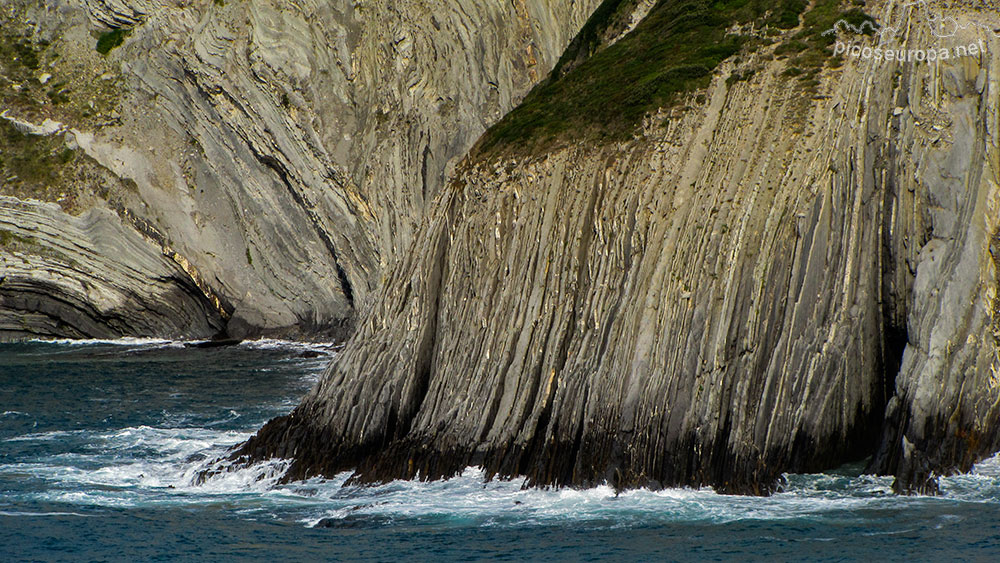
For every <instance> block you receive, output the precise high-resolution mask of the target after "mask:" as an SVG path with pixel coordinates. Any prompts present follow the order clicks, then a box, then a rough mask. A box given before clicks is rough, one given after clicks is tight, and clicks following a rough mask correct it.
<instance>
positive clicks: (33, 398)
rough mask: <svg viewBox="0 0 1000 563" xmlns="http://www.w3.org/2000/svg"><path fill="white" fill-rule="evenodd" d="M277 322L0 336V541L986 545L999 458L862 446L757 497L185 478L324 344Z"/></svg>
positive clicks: (918, 554)
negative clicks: (925, 491) (23, 338)
mask: <svg viewBox="0 0 1000 563" xmlns="http://www.w3.org/2000/svg"><path fill="white" fill-rule="evenodd" d="M336 353H337V350H336V348H335V347H333V346H332V345H324V344H299V343H293V342H280V341H268V340H264V341H257V342H245V343H241V344H238V345H234V346H227V347H217V348H197V347H191V346H190V345H189V343H183V342H171V341H159V340H121V341H110V342H108V341H59V342H23V343H11V344H0V561H4V562H8V561H192V560H193V561H231V560H233V561H242V560H262V561H271V562H278V561H354V560H362V561H428V560H430V561H437V562H441V561H480V560H505V561H523V560H531V561H534V560H544V561H596V560H614V561H747V560H749V561H856V560H866V561H871V560H875V561H952V560H961V561H1000V460H998V459H996V458H993V459H989V460H986V461H984V462H982V463H981V464H979V465H978V466H977V467H976V468H975V471H973V472H972V473H971V474H968V475H961V476H954V477H947V478H944V479H942V482H941V485H942V487H941V488H942V494H941V495H939V496H933V497H929V496H912V497H903V496H896V495H893V494H892V492H891V488H890V487H891V479H888V478H883V477H874V476H869V475H862V474H861V470H862V468H863V464H859V465H855V466H846V467H842V468H839V469H837V470H833V471H829V472H826V473H822V474H812V475H787V485H786V486H785V487H784V490H783V491H782V492H780V493H778V494H775V495H773V496H770V497H767V498H756V497H742V496H726V495H719V494H716V493H715V492H714V491H712V490H711V489H708V488H703V489H667V490H658V491H651V490H633V491H627V492H622V493H621V494H616V493H615V491H614V490H613V489H611V488H609V487H596V488H591V489H537V488H525V487H523V483H522V482H521V481H520V480H513V481H493V482H484V479H483V473H482V471H480V470H479V469H478V468H475V467H470V468H468V469H466V470H465V471H464V472H463V473H462V475H460V476H458V477H455V478H452V479H449V480H445V481H436V482H408V481H398V482H392V483H388V484H384V485H381V486H369V487H358V486H347V485H345V483H346V482H347V478H348V475H347V474H343V475H337V476H335V477H333V478H330V479H311V480H308V481H304V482H296V483H290V484H283V485H282V484H279V483H278V480H279V477H280V476H281V474H282V471H283V470H284V469H285V468H286V467H287V461H285V460H272V461H270V462H267V463H262V464H260V465H257V466H254V467H250V468H246V469H242V470H239V471H233V472H228V473H224V474H221V475H219V476H216V477H214V478H212V479H210V480H209V481H207V482H206V483H203V484H196V482H195V476H196V475H197V473H198V472H199V470H201V469H203V468H204V467H205V466H206V464H209V463H211V462H212V461H213V460H215V459H217V458H219V457H220V456H222V455H223V454H224V453H225V452H226V451H227V450H228V449H229V448H231V447H232V446H234V445H235V444H239V443H240V442H242V441H243V440H246V439H247V438H248V437H250V436H251V434H252V433H253V432H254V431H255V429H257V428H259V427H260V426H261V424H263V423H264V422H265V421H267V420H268V419H270V418H272V417H274V416H278V415H281V414H284V413H287V412H288V411H290V410H291V409H292V408H293V407H294V406H295V405H296V404H297V402H298V400H299V399H300V398H301V397H302V396H303V395H304V394H305V393H306V392H307V391H308V390H309V388H310V387H311V386H312V385H314V384H315V383H316V381H317V380H318V379H319V377H320V375H321V374H322V372H323V369H324V367H325V366H326V365H327V364H328V363H329V362H330V361H331V359H333V358H334V357H335V355H336Z"/></svg>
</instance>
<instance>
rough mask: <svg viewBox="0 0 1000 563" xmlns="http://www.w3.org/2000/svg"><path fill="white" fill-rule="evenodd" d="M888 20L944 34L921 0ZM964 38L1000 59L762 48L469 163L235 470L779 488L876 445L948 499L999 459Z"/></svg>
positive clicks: (999, 423)
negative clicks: (335, 348) (616, 113)
mask: <svg viewBox="0 0 1000 563" xmlns="http://www.w3.org/2000/svg"><path fill="white" fill-rule="evenodd" d="M873 4H874V5H873ZM866 9H867V10H869V12H870V13H872V14H873V15H875V16H876V18H877V19H878V20H879V21H880V22H893V23H894V24H896V25H899V26H900V27H901V28H902V29H903V30H904V33H903V34H902V42H903V43H902V47H903V48H907V49H909V48H918V47H919V46H922V45H928V44H935V42H936V41H937V38H936V37H934V36H932V34H931V29H932V28H931V27H930V26H928V25H925V24H926V23H927V22H925V21H923V19H921V18H922V15H921V14H920V13H918V12H916V11H915V10H916V8H914V7H913V6H909V7H907V6H904V5H903V4H902V3H898V2H876V3H869V7H868V8H866ZM654 12H655V10H654ZM960 14H961V15H963V16H964V17H972V18H980V19H981V20H982V21H990V20H989V18H990V17H992V16H991V14H993V12H990V11H987V10H984V11H980V12H976V11H968V10H967V11H964V12H960ZM640 25H641V24H640ZM637 29H638V28H637ZM623 41H624V40H623ZM955 41H956V42H961V43H963V44H969V43H974V42H978V41H982V42H983V44H984V45H985V46H986V47H987V48H986V51H985V53H984V54H982V55H980V56H976V57H967V58H962V59H957V60H953V61H946V62H943V63H941V64H933V65H932V64H908V63H900V62H881V63H880V64H873V63H870V62H864V61H860V60H854V59H850V58H848V59H846V60H844V61H843V64H842V65H836V64H830V65H827V66H826V67H825V70H823V71H822V72H820V73H819V74H818V75H817V77H816V78H817V80H818V82H817V83H816V84H814V85H813V88H812V89H811V88H810V86H808V85H804V84H803V82H802V81H800V80H797V79H794V78H791V75H793V74H794V73H790V72H788V71H789V66H790V64H789V62H788V61H787V60H783V58H782V57H777V58H776V57H774V56H773V55H774V49H775V47H774V46H771V47H761V48H759V49H756V50H753V51H751V52H744V53H741V54H740V56H739V57H731V58H729V59H727V60H726V61H725V62H724V63H722V64H721V65H719V66H718V68H716V69H715V72H714V74H712V77H711V83H710V85H709V86H708V87H707V88H706V89H704V90H701V91H699V92H697V95H696V94H695V93H692V94H690V95H688V96H687V97H686V98H685V99H684V100H683V102H682V104H680V105H683V106H686V107H674V108H673V109H664V110H662V111H661V112H659V113H657V114H655V115H653V116H651V117H649V118H647V120H646V122H645V126H644V127H643V128H641V129H640V130H638V131H637V132H636V133H635V135H634V136H632V137H631V138H630V139H625V140H622V141H612V142H589V141H578V142H573V141H572V140H570V141H569V142H565V143H562V144H556V145H552V146H551V147H549V148H547V149H545V150H544V151H540V152H535V153H533V154H518V152H517V151H508V152H504V151H499V152H497V151H490V150H483V151H474V152H473V153H472V155H471V156H470V157H469V159H468V160H467V161H466V162H464V163H463V165H462V166H461V167H460V168H459V170H458V171H457V172H456V175H455V178H454V180H453V181H452V182H451V183H450V184H449V185H448V187H447V188H446V189H445V190H443V191H442V193H441V194H440V196H439V198H438V199H437V200H436V202H435V204H434V206H433V208H432V209H431V211H430V212H429V213H428V218H427V220H426V221H425V222H424V224H423V225H422V227H421V229H420V231H419V233H418V234H417V235H416V236H415V237H414V242H413V244H412V246H411V247H410V249H409V251H408V252H406V253H403V254H402V257H401V259H400V260H399V261H398V262H397V264H396V265H395V266H394V267H393V268H392V269H391V270H390V272H389V273H388V275H387V281H386V283H385V284H384V285H383V286H382V287H381V288H379V289H377V290H376V293H375V294H374V295H373V298H372V299H371V300H370V302H369V303H370V306H369V307H368V308H367V309H366V311H365V313H364V315H363V316H362V317H361V319H360V321H359V323H358V325H357V332H356V334H355V335H354V337H353V338H352V339H351V341H350V342H349V343H348V345H347V347H346V348H345V350H344V351H343V352H342V353H341V354H340V355H339V356H338V358H337V359H336V360H335V361H334V363H333V364H332V365H331V366H330V368H329V370H328V371H327V373H326V374H325V376H324V377H323V378H322V380H321V381H320V383H319V384H318V385H317V386H316V388H315V389H314V390H313V391H312V392H311V393H310V394H309V395H308V396H307V397H306V398H305V399H304V401H303V403H302V404H301V405H300V406H299V407H298V408H296V409H295V410H294V411H293V412H292V413H291V414H290V415H288V416H285V417H281V418H278V419H275V420H273V421H272V422H270V423H269V424H268V425H266V426H265V427H264V428H263V429H262V430H261V431H260V432H259V433H258V434H257V435H256V436H255V437H254V438H252V439H251V440H250V441H249V442H247V443H246V444H244V445H243V446H242V447H241V448H240V449H239V450H237V451H236V452H235V453H234V454H233V459H240V460H242V461H248V460H249V461H252V460H256V459H266V458H268V457H273V456H278V457H287V458H291V459H293V460H294V463H293V465H292V467H291V469H290V471H289V473H288V474H287V475H286V479H297V478H303V477H308V476H312V475H332V474H334V473H336V472H339V471H344V470H356V472H357V473H356V477H355V479H356V480H359V481H381V480H388V479H394V478H414V477H420V478H440V477H447V476H450V475H452V474H454V473H455V472H457V471H460V470H461V469H462V468H464V467H465V466H467V465H482V466H483V467H484V468H485V469H486V470H487V474H488V475H490V476H500V477H514V476H526V477H528V478H529V480H530V482H532V483H535V484H540V485H547V484H555V485H588V484H595V483H600V482H610V483H612V484H613V485H615V486H616V487H636V486H673V485H690V486H699V485H711V486H714V487H716V488H717V489H718V490H721V491H725V492H736V493H753V494H762V493H767V492H769V491H771V490H773V489H774V487H775V486H777V484H778V483H779V482H780V475H781V474H782V473H784V472H798V471H818V470H822V469H826V468H830V467H833V466H836V465H838V464H840V463H844V462H846V461H850V460H858V459H863V458H866V457H868V456H873V457H872V458H871V464H870V467H869V470H870V471H873V472H877V473H880V474H889V475H895V476H896V485H897V488H898V489H899V490H900V491H921V492H928V491H933V490H934V487H935V480H934V478H935V477H936V476H937V475H942V474H948V473H951V472H954V471H964V470H968V469H969V468H970V467H971V464H972V463H973V462H975V461H976V460H978V459H981V458H982V457H983V456H985V455H989V454H990V453H992V452H995V451H996V450H997V449H998V448H1000V418H998V416H1000V413H998V410H997V409H998V403H1000V385H998V375H997V374H998V362H1000V356H998V337H1000V334H998V332H997V328H998V325H997V320H996V319H997V313H998V311H997V306H998V304H997V301H996V299H997V284H998V278H997V260H1000V258H998V256H1000V254H998V252H1000V230H998V222H1000V209H998V205H1000V198H998V196H1000V190H998V184H1000V139H998V127H1000V122H998V103H1000V93H998V92H1000V90H998V88H1000V82H998V76H1000V75H998V68H1000V67H998V63H1000V38H998V37H997V36H996V35H995V34H992V33H988V32H986V31H984V29H982V28H980V27H972V28H967V29H963V30H960V32H959V34H958V36H957V38H956V39H955ZM581 68H582V67H581ZM748 70H752V71H753V72H747V71H748ZM569 72H570V73H572V72H575V71H573V70H571V71H569ZM567 76H569V75H567ZM622 87H623V88H627V87H628V85H626V84H623V85H622ZM487 139H489V134H488V135H487ZM485 144H488V143H486V142H485V141H484V145H485Z"/></svg>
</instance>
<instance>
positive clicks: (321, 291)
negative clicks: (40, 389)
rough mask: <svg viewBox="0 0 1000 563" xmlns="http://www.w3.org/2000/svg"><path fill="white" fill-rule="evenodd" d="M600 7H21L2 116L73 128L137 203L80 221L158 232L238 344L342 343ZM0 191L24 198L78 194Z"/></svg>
mask: <svg viewBox="0 0 1000 563" xmlns="http://www.w3.org/2000/svg"><path fill="white" fill-rule="evenodd" d="M595 4H596V0H589V1H582V2H580V1H572V2H570V1H565V2H562V1H561V2H548V1H521V0H518V1H516V2H506V1H504V2H501V1H499V0H496V1H489V2H482V1H475V2H472V1H458V0H455V1H442V2H431V3H427V2H410V1H406V2H390V1H376V2H364V3H359V2H348V1H340V0H337V1H330V2H320V1H313V0H307V1H302V2H292V3H289V2H278V1H275V2H256V1H255V2H234V1H228V2H219V1H215V0H199V1H193V2H192V1H187V0H184V1H181V0H51V1H47V2H41V3H39V2H19V1H11V2H9V3H6V4H5V6H4V13H3V16H4V24H3V28H4V29H3V33H4V34H5V35H4V40H5V41H6V42H7V43H9V44H10V46H11V48H12V50H11V52H12V53H14V54H15V55H16V56H12V57H10V58H9V60H8V61H5V62H9V63H10V64H9V65H7V66H6V67H5V68H6V71H8V72H7V74H8V76H6V77H5V78H6V79H5V80H4V85H3V88H4V89H3V92H4V95H3V97H2V98H0V100H2V101H3V103H4V106H5V107H4V108H3V109H9V110H11V111H10V116H11V117H13V118H17V119H20V120H22V121H26V122H30V123H34V124H40V123H42V122H43V121H44V120H45V119H51V120H53V121H58V122H60V123H63V124H65V125H66V127H67V128H70V129H75V130H76V131H78V132H79V133H80V135H75V136H74V137H73V138H72V142H74V143H77V145H78V146H79V148H80V149H81V157H80V158H86V159H89V161H91V162H92V163H93V164H94V165H96V166H99V167H102V168H104V169H106V170H108V171H110V172H111V173H113V175H114V176H115V177H117V178H118V179H120V180H122V181H125V182H127V183H130V184H132V185H134V187H135V192H136V194H137V195H136V197H131V198H129V199H128V200H127V201H107V202H102V201H99V198H98V199H94V198H90V197H79V198H77V199H79V200H80V201H85V202H86V205H81V206H76V207H74V208H73V209H69V208H67V209H66V210H67V211H70V212H72V213H77V214H78V213H80V212H83V211H86V210H87V209H89V208H91V207H93V208H100V209H111V210H115V211H116V212H117V211H127V212H128V213H130V214H131V215H133V216H135V217H138V218H139V219H141V220H142V221H143V222H144V223H145V224H148V225H149V226H150V227H152V228H153V229H155V230H156V231H157V232H159V233H161V234H162V236H163V238H164V240H165V241H167V242H168V243H169V246H170V248H171V249H172V252H174V253H176V254H177V255H178V256H180V257H181V258H182V259H183V260H184V261H185V262H187V263H188V264H190V266H191V270H192V271H197V272H198V273H199V274H198V279H199V280H201V281H202V282H204V283H205V284H207V286H208V287H209V289H210V292H211V293H212V294H214V295H215V296H216V297H217V299H218V304H219V306H218V310H217V311H215V312H214V313H212V318H215V317H221V318H223V319H224V325H225V329H226V330H227V331H228V332H229V334H230V335H231V336H248V335H254V334H269V335H275V336H296V337H305V338H329V337H333V338H343V337H346V336H347V335H348V334H350V332H351V330H352V329H351V323H352V319H353V317H354V313H355V310H356V309H357V307H358V306H359V305H360V303H362V302H363V301H364V300H365V299H366V297H367V296H368V294H369V292H370V291H371V290H372V288H374V287H376V286H378V285H379V283H380V282H381V278H382V274H383V271H384V268H385V265H386V264H388V263H390V262H391V261H393V260H394V257H395V255H396V254H397V253H399V252H400V251H401V249H403V248H406V247H408V245H409V244H410V241H411V240H412V236H413V231H414V227H415V225H417V224H419V222H420V221H421V219H422V217H423V211H424V209H425V207H426V205H427V202H428V201H430V200H431V199H432V198H433V196H434V195H435V193H436V192H437V191H438V190H439V189H440V186H441V185H442V184H443V179H444V177H445V173H446V169H447V167H448V166H449V164H450V163H451V162H452V161H453V160H454V159H456V158H457V157H459V156H461V155H462V154H463V153H464V152H465V150H467V149H468V147H469V146H471V144H472V143H473V142H474V141H475V139H476V138H477V137H478V136H479V135H480V134H481V133H482V131H483V130H485V128H486V127H487V126H488V125H489V124H490V123H492V122H494V121H496V119H498V118H499V117H500V116H501V115H503V114H504V113H506V112H507V111H508V110H509V109H510V108H512V107H513V106H514V104H515V103H516V102H517V100H518V99H519V98H520V97H521V96H522V95H523V94H524V93H525V92H526V91H527V90H528V89H529V88H530V87H531V85H532V84H533V83H534V82H535V81H536V80H537V79H538V78H540V77H542V76H544V75H545V74H546V73H547V72H548V70H549V69H550V68H551V67H552V65H553V64H554V63H555V60H556V59H557V58H558V56H559V54H560V52H561V51H562V49H563V48H564V47H565V44H566V43H567V42H568V41H569V39H570V38H571V37H572V35H573V34H574V33H575V32H576V30H577V29H578V28H579V26H580V25H581V24H582V23H583V21H584V20H585V18H586V16H587V15H588V14H589V12H590V11H591V10H592V8H593V6H594V5H595ZM95 45H96V49H98V50H100V51H101V52H100V53H99V52H98V51H97V50H95ZM32 51H33V52H34V54H32ZM25 53H26V54H27V55H26V56H21V55H22V54H25ZM102 53H103V54H102ZM26 61H27V62H26ZM18 65H20V66H18ZM15 67H17V68H16V69H15ZM12 69H13V70H12ZM15 70H16V72H15ZM15 75H16V76H15ZM105 85H109V88H106V90H109V91H108V92H103V93H101V94H100V95H99V94H98V93H97V90H98V89H99V88H103V87H104V86H105ZM110 85H113V86H110ZM8 87H9V88H10V89H8ZM15 87H16V88H15ZM8 94H9V95H8ZM95 100H96V101H97V102H98V103H97V104H96V106H95V104H94V102H95ZM104 101H107V102H109V104H108V105H109V106H110V107H107V108H105V107H104V104H103V102H104ZM59 135H62V133H59ZM83 139H86V142H83V141H82V140H83ZM68 142H69V141H68ZM74 146H76V145H74ZM5 176H6V175H5ZM0 181H3V182H4V183H5V185H3V187H2V188H0V190H2V192H3V193H4V194H6V195H12V196H16V197H18V198H20V199H30V198H38V199H42V200H46V199H47V198H45V197H43V195H44V193H46V192H54V193H55V194H60V193H62V194H65V193H69V194H70V195H71V196H73V195H75V194H74V192H75V191H77V190H78V189H79V187H78V185H77V184H75V183H73V182H67V183H66V184H64V185H59V186H57V187H55V188H54V189H47V188H44V186H43V187H37V186H36V189H35V191H36V192H41V193H42V195H39V194H36V193H32V191H31V190H24V189H18V188H16V187H12V186H13V185H14V184H12V183H11V182H14V183H16V182H18V181H20V180H17V179H16V178H15V179H14V180H10V181H8V178H0ZM57 197H60V196H58V195H57ZM55 199H56V198H55V197H53V198H51V199H48V200H49V201H54V200H55ZM60 203H61V204H62V202H60ZM119 215H120V216H122V217H123V220H124V224H126V225H129V224H131V223H132V221H130V220H128V219H127V218H126V217H125V214H124V213H119ZM133 234H135V233H133ZM66 236H67V238H69V237H71V236H72V233H67V235H66ZM129 236H131V235H129ZM123 244H124V243H123ZM132 266H133V267H134V268H136V269H139V268H141V267H142V266H144V264H139V263H136V264H133V265H132ZM67 275H70V274H69V273H67ZM156 275H157V274H156V272H154V271H150V272H147V277H146V278H145V280H144V281H143V283H155V276H156ZM124 279H125V278H121V279H120V280H124ZM38 281H39V287H38V288H36V291H39V292H44V291H45V290H44V288H43V287H42V286H43V285H44V282H45V280H44V279H43V278H42V277H39V279H38ZM25 283H28V281H27V280H26V279H25ZM142 287H143V286H142V285H139V286H130V287H123V288H120V289H121V290H122V291H125V292H139V291H142ZM5 314H6V315H7V316H10V317H16V316H17V314H18V313H17V312H15V311H10V310H8V311H6V312H5ZM23 314H24V315H25V316H27V317H30V316H32V315H33V314H34V312H33V311H23ZM162 321H163V320H162V319H161V320H152V319H151V320H150V321H149V323H148V324H149V326H155V325H156V323H158V322H162ZM203 321H204V322H203V323H201V325H198V326H207V324H210V325H214V324H215V323H214V321H212V320H211V319H209V318H206V319H203ZM206 323H207V324H206ZM137 326H138V325H137ZM103 332H104V331H100V330H98V331H96V332H94V334H93V335H97V334H103ZM195 332H197V331H195ZM32 334H35V333H32ZM53 335H63V334H60V333H53ZM70 335H72V336H76V334H75V333H72V334H65V336H70ZM141 335H143V336H162V334H159V333H155V334H148V333H143V334H141ZM199 335H200V336H208V334H199Z"/></svg>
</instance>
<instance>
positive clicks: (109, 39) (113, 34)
mask: <svg viewBox="0 0 1000 563" xmlns="http://www.w3.org/2000/svg"><path fill="white" fill-rule="evenodd" d="M131 32H132V30H130V29H125V28H123V27H122V28H118V29H112V30H111V31H109V32H107V33H102V34H101V36H100V37H98V38H97V46H96V47H95V48H96V49H97V52H98V53H100V54H102V55H107V54H108V53H110V52H111V50H112V49H114V48H115V47H118V46H119V45H121V44H122V43H124V42H125V38H126V37H128V34H129V33H131Z"/></svg>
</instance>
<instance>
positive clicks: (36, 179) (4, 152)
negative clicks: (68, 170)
mask: <svg viewBox="0 0 1000 563" xmlns="http://www.w3.org/2000/svg"><path fill="white" fill-rule="evenodd" d="M62 144H63V143H62V137H59V138H58V139H55V138H51V137H37V136H33V135H25V134H24V133H21V132H20V131H18V130H17V128H16V127H14V126H13V125H11V124H10V123H9V122H8V121H6V120H2V121H0V175H2V176H3V178H0V179H2V180H4V183H5V184H7V183H23V184H36V185H44V184H48V183H51V182H53V181H55V179H56V175H57V171H58V168H59V166H60V165H62V164H64V163H65V162H68V161H69V160H72V156H69V157H68V160H67V157H66V156H64V155H63V153H62V151H61V150H60V149H61V147H62ZM70 153H72V151H70ZM11 178H13V179H11ZM5 191H6V190H5Z"/></svg>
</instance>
